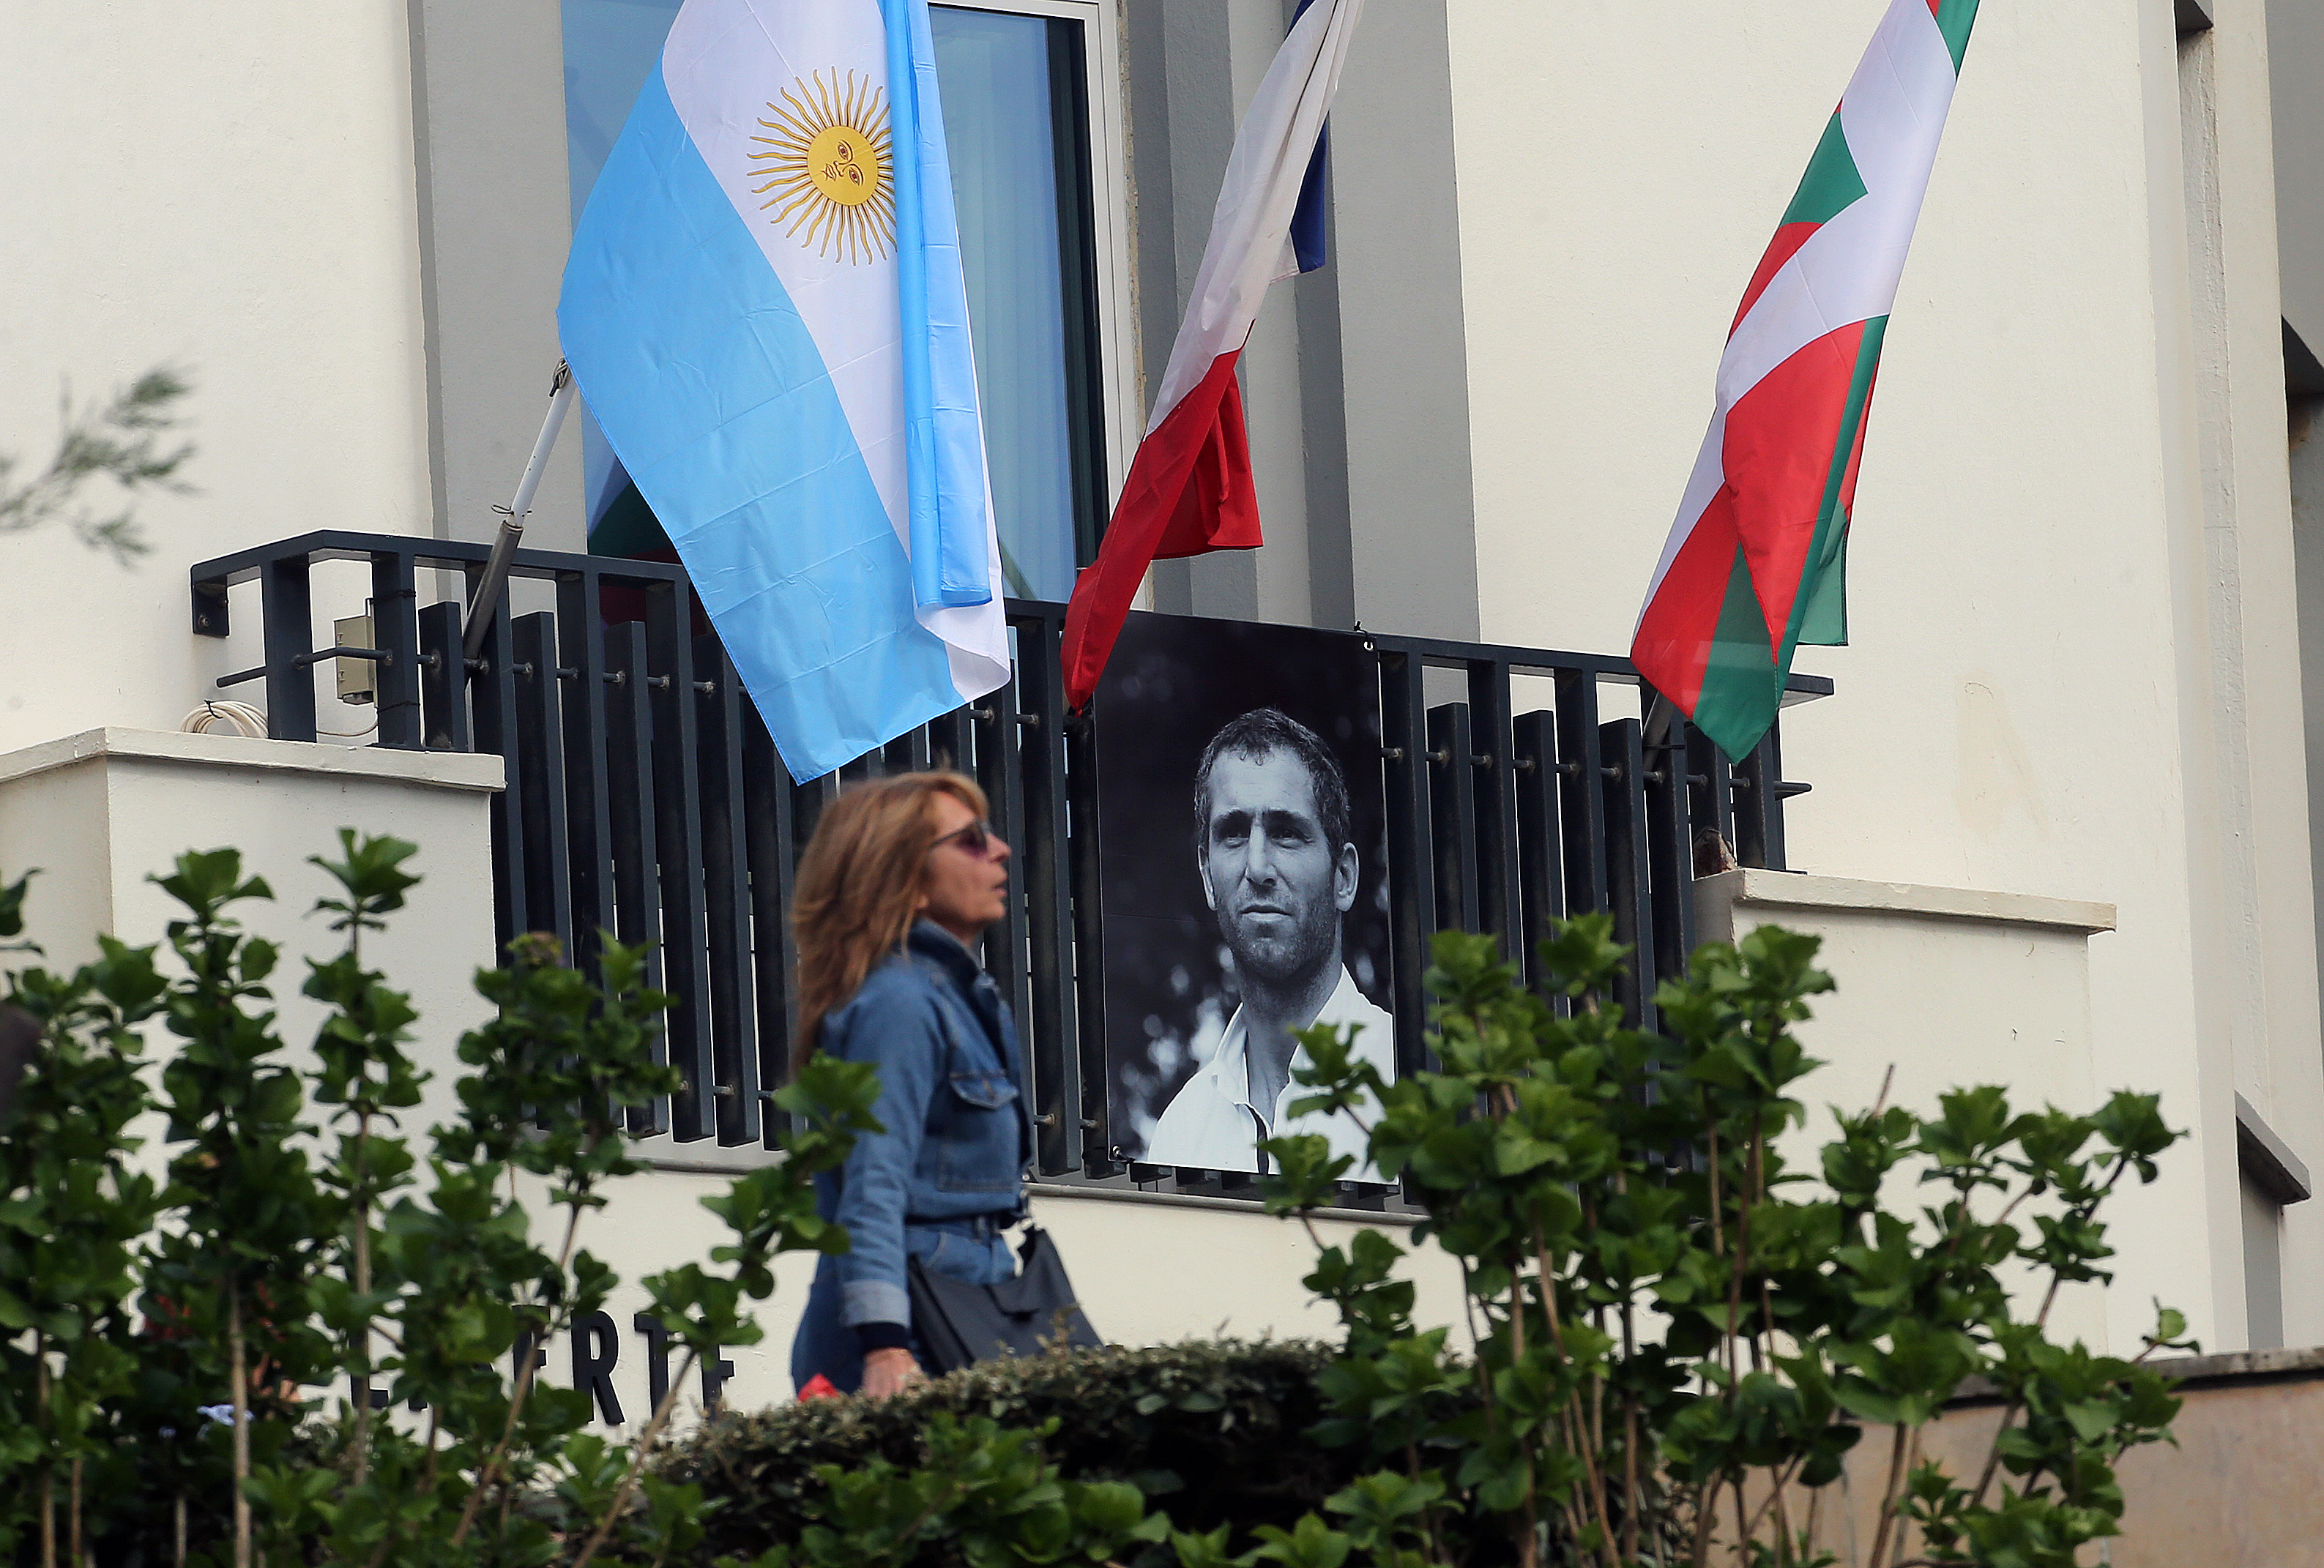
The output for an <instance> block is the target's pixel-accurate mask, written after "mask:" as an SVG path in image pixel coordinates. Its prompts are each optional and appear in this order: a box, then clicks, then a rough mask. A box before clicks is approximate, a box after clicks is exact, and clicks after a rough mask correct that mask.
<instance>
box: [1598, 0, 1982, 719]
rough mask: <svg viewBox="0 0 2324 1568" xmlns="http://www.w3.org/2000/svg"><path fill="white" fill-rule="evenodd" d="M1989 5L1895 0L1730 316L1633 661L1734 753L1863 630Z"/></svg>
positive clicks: (1966, 1) (1641, 617) (1632, 647)
mask: <svg viewBox="0 0 2324 1568" xmlns="http://www.w3.org/2000/svg"><path fill="white" fill-rule="evenodd" d="M1977 6H1978V0H1890V4H1889V6H1888V11H1887V14H1886V16H1885V17H1883V18H1882V20H1881V23H1880V27H1879V31H1878V32H1875V33H1874V34H1873V37H1872V44H1871V47H1870V48H1868V49H1867V50H1866V51H1865V52H1864V60H1863V63H1862V64H1860V65H1858V67H1857V69H1856V75H1855V77H1854V78H1853V79H1852V80H1850V81H1849V84H1848V93H1847V96H1846V97H1842V98H1841V99H1840V107H1839V108H1838V109H1837V110H1835V111H1834V112H1833V114H1832V116H1831V123H1830V124H1828V125H1826V126H1825V127H1824V133H1823V137H1822V140H1821V141H1820V142H1819V143H1817V144H1816V150H1815V153H1814V155H1813V156H1812V157H1811V158H1810V159H1809V160H1808V170H1807V173H1806V174H1805V175H1804V176H1803V178H1802V179H1801V180H1800V187H1799V190H1798V191H1797V193H1796V194H1794V196H1793V198H1792V205H1791V206H1790V208H1787V209H1786V210H1785V211H1784V217H1783V220H1782V222H1781V223H1779V224H1778V225H1777V226H1776V228H1775V238H1774V239H1773V240H1771V241H1769V242H1768V244H1767V251H1766V255H1765V256H1764V257H1763V258H1761V260H1760V263H1759V266H1758V270H1757V272H1755V273H1754V274H1753V275H1752V278H1751V281H1750V284H1749V286H1748V288H1746V289H1745V290H1744V291H1743V303H1742V307H1741V309H1738V310H1737V311H1736V313H1735V323H1734V325H1733V326H1732V327H1730V328H1729V331H1728V336H1727V350H1726V353H1725V354H1724V355H1722V356H1721V357H1720V361H1719V389H1718V399H1717V402H1716V405H1715V408H1714V410H1713V412H1712V414H1711V430H1710V433H1709V434H1707V435H1706V436H1704V437H1703V440H1702V450H1701V455H1700V456H1698V457H1696V459H1695V464H1694V473H1693V475H1692V477H1691V478H1690V479H1689V480H1688V481H1687V486H1686V493H1685V495H1684V497H1683V499H1682V500H1681V501H1680V503H1679V511H1678V519H1677V521H1676V522H1674V524H1673V525H1672V527H1671V532H1670V539H1669V541H1668V542H1667V543H1665V545H1664V546H1663V554H1662V559H1661V561H1660V562H1658V563H1657V564H1656V566H1655V576H1654V581H1653V582H1652V583H1651V584H1650V585H1649V586H1648V587H1647V589H1646V607H1645V608H1644V609H1643V610H1641V611H1640V612H1639V614H1638V626H1637V633H1636V635H1635V636H1634V637H1633V639H1632V641H1631V644H1630V661H1631V662H1632V663H1633V664H1635V665H1637V669H1638V673H1639V674H1640V675H1642V676H1644V677H1645V678H1646V679H1647V680H1648V681H1650V682H1651V683H1653V685H1654V687H1655V690H1656V691H1659V692H1661V693H1662V694H1663V696H1665V697H1667V698H1669V699H1670V701H1671V702H1672V703H1673V704H1674V705H1675V706H1677V707H1678V708H1679V710H1680V711H1681V712H1683V713H1684V714H1686V715H1688V716H1689V717H1690V718H1692V720H1693V721H1694V724H1695V727H1696V728H1698V729H1700V730H1701V732H1702V733H1704V734H1706V735H1709V736H1710V737H1711V739H1712V740H1713V741H1715V742H1718V743H1719V748H1720V750H1721V751H1723V752H1726V753H1727V754H1728V756H1729V757H1731V758H1741V757H1745V756H1748V755H1749V754H1750V752H1751V751H1752V749H1753V748H1754V747H1756V746H1757V745H1758V743H1759V740H1760V737H1761V736H1763V735H1765V734H1766V733H1767V727H1768V726H1769V725H1770V724H1774V723H1775V710H1776V707H1777V706H1779V705H1780V704H1781V703H1782V701H1783V696H1784V687H1785V686H1786V685H1788V684H1789V682H1790V680H1791V673H1792V655H1793V653H1794V650H1796V649H1797V648H1798V647H1799V645H1800V644H1801V643H1803V642H1806V643H1810V644H1820V645H1822V646H1826V647H1836V646H1839V645H1840V644H1843V643H1845V642H1846V641H1848V605H1847V596H1846V595H1847V570H1848V530H1849V524H1850V521H1851V520H1852V518H1853V515H1854V512H1855V507H1856V475H1857V468H1858V465H1859V464H1860V463H1861V462H1862V461H1863V457H1864V428H1865V420H1866V416H1867V413H1868V412H1869V410H1870V409H1871V406H1872V388H1873V382H1874V379H1875V377H1876V376H1877V374H1878V371H1879V368H1880V346H1881V342H1882V340H1883V338H1884V337H1886V333H1887V328H1888V312H1889V309H1890V308H1891V307H1893V306H1894V305H1895V301H1896V286H1897V283H1898V281H1900V280H1901V279H1902V278H1903V276H1904V256H1905V253H1906V252H1907V251H1909V250H1910V249H1911V248H1912V244H1913V230H1914V226H1916V225H1917V223H1918V222H1919V220H1920V216H1921V199H1922V198H1923V196H1924V195H1926V194H1927V192H1928V189H1929V176H1930V173H1931V171H1932V170H1933V169H1934V168H1935V167H1936V161H1937V143H1938V140H1939V139H1940V138H1941V136H1942V135H1943V134H1944V129H1945V115H1946V113H1947V111H1949V110H1950V108H1951V106H1952V100H1953V88H1954V85H1955V84H1956V82H1958V80H1959V79H1960V65H1961V58H1962V56H1963V55H1964V54H1966V53H1967V52H1968V50H1969V29H1970V28H1971V27H1972V26H1973V25H1974V24H1975V23H1976V21H1977Z"/></svg>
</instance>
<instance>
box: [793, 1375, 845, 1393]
mask: <svg viewBox="0 0 2324 1568" xmlns="http://www.w3.org/2000/svg"><path fill="white" fill-rule="evenodd" d="M798 1397H800V1398H802V1399H836V1398H838V1397H840V1393H839V1389H838V1388H837V1387H835V1385H834V1384H833V1382H832V1380H831V1379H829V1378H826V1377H825V1376H824V1375H823V1374H822V1373H821V1372H817V1373H816V1375H815V1376H814V1377H812V1378H809V1379H807V1387H806V1388H801V1389H800V1390H799V1391H798Z"/></svg>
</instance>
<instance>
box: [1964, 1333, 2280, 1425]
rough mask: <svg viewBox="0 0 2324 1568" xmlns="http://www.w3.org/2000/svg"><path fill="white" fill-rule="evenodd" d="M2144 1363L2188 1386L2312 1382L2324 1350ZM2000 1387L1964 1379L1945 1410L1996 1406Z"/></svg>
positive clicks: (2244, 1353)
mask: <svg viewBox="0 0 2324 1568" xmlns="http://www.w3.org/2000/svg"><path fill="white" fill-rule="evenodd" d="M2147 1365H2148V1366H2149V1367H2151V1368H2153V1370H2155V1371H2158V1372H2160V1373H2162V1374H2163V1376H2164V1377H2166V1378H2169V1379H2171V1380H2172V1382H2174V1383H2176V1384H2177V1385H2178V1386H2179V1388H2181V1390H2185V1389H2189V1388H2236V1387H2238V1386H2246V1387H2247V1386H2249V1385H2251V1384H2255V1383H2312V1382H2315V1381H2317V1380H2318V1379H2324V1349H2314V1348H2311V1349H2309V1350H2304V1351H2227V1352H2225V1353H2223V1354H2220V1355H2216V1356H2163V1357H2160V1358H2158V1359H2156V1360H2153V1361H2149V1362H2148V1363H2147ZM2001 1402H2002V1398H2001V1390H2000V1388H1997V1386H1996V1385H1995V1384H1994V1383H1993V1381H1992V1380H1991V1379H1987V1378H1968V1379H1963V1380H1962V1382H1961V1386H1960V1388H1958V1389H1956V1390H1955V1391H1954V1393H1953V1396H1952V1397H1951V1398H1950V1399H1947V1400H1946V1401H1945V1407H1946V1408H1947V1409H1955V1410H1957V1409H1966V1408H1970V1407H1976V1406H1979V1405H1998V1404H2000V1403H2001Z"/></svg>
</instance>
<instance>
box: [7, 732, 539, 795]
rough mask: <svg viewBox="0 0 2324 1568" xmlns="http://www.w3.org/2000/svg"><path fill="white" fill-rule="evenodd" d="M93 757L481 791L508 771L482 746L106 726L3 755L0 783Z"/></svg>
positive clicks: (502, 780) (493, 787) (500, 784)
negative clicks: (424, 747) (464, 748)
mask: <svg viewBox="0 0 2324 1568" xmlns="http://www.w3.org/2000/svg"><path fill="white" fill-rule="evenodd" d="M98 757H110V758H118V759H121V760H123V761H139V762H159V763H164V764H171V765H176V766H181V767H193V768H224V769H231V770H247V771H252V772H290V773H317V774H322V775H325V776H327V777H333V778H340V779H387V780H392V781H400V782H403V783H410V784H432V785H434V786H436V787H437V788H438V789H473V790H479V791H484V792H486V793H491V792H495V791H498V790H500V789H504V788H506V787H507V774H508V770H507V768H506V767H505V766H504V765H503V762H502V761H501V760H500V759H499V758H498V757H495V756H493V755H490V754H489V753H484V752H401V751H393V750H391V749H389V748H387V747H384V746H327V745H323V744H321V743H320V742H311V741H254V740H252V739H250V738H249V737H248V736H246V735H218V734H209V735H197V734H191V733H187V732H184V731H181V730H131V729H120V728H115V727H113V726H110V725H108V726H106V728H104V729H99V730H83V731H82V732H81V733H78V734H77V735H67V736H64V737H63V738H62V739H60V740H54V741H43V742H41V743H40V744H39V745H37V746H26V747H25V748H23V750H22V751H17V752H7V753H6V754H5V755H0V784H7V783H12V782H14V780H16V779H29V778H32V776H34V775H35V774H39V773H48V772H53V771H54V770H57V769H59V768H69V767H71V766H73V765H74V764H75V763H78V762H87V761H92V760H94V759H96V758H98Z"/></svg>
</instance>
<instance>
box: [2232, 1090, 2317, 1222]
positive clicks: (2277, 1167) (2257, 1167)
mask: <svg viewBox="0 0 2324 1568" xmlns="http://www.w3.org/2000/svg"><path fill="white" fill-rule="evenodd" d="M2236 1163H2237V1164H2238V1165H2239V1166H2241V1167H2242V1168H2243V1173H2244V1174H2245V1175H2246V1176H2249V1177H2250V1178H2251V1179H2252V1181H2253V1182H2254V1183H2255V1184H2256V1185H2258V1187H2259V1189H2260V1191H2262V1192H2264V1193H2265V1194H2267V1195H2268V1196H2269V1197H2271V1198H2273V1199H2274V1200H2275V1201H2276V1203H2277V1204H2278V1205H2279V1206H2281V1207H2283V1208H2290V1207H2291V1206H2292V1204H2304V1203H2306V1202H2307V1201H2308V1200H2309V1199H2310V1197H2312V1196H2314V1195H2315V1188H2314V1187H2313V1186H2312V1185H2310V1182H2309V1180H2308V1167H2307V1164H2306V1163H2305V1162H2304V1161H2302V1160H2301V1158H2300V1157H2299V1156H2298V1155H2296V1154H2294V1153H2292V1146H2291V1145H2290V1144H2288V1143H2286V1142H2284V1141H2283V1139H2282V1138H2280V1137H2278V1136H2277V1134H2276V1130H2275V1129H2274V1128H2273V1127H2270V1126H2269V1125H2268V1124H2267V1118H2266V1117H2264V1116H2262V1115H2261V1114H2260V1113H2259V1111H2258V1109H2257V1108H2256V1107H2255V1106H2254V1105H2253V1104H2252V1102H2250V1101H2248V1100H2246V1099H2245V1098H2244V1097H2243V1093H2242V1092H2241V1091H2237V1092H2236Z"/></svg>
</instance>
